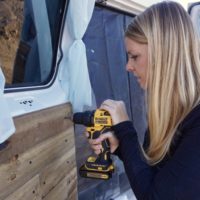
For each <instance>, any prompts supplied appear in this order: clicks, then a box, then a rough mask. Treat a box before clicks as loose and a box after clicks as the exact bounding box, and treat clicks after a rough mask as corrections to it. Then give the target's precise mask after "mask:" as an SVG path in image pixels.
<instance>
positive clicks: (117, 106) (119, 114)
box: [100, 99, 129, 125]
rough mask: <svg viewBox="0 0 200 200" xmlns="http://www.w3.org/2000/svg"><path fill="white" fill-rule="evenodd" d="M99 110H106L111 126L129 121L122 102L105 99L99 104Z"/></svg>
mask: <svg viewBox="0 0 200 200" xmlns="http://www.w3.org/2000/svg"><path fill="white" fill-rule="evenodd" d="M100 109H103V110H107V111H108V112H109V113H110V115H111V118H112V123H113V125H116V124H118V123H120V122H123V121H127V120H129V117H128V114H127V111H126V107H125V104H124V102H123V101H114V100H111V99H107V100H105V101H104V102H103V103H102V104H101V106H100Z"/></svg>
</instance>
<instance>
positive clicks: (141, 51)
mask: <svg viewBox="0 0 200 200" xmlns="http://www.w3.org/2000/svg"><path fill="white" fill-rule="evenodd" d="M125 46H126V51H127V54H128V62H127V64H126V70H127V71H128V72H132V73H133V74H134V75H135V77H136V78H137V81H138V82H139V84H140V86H141V88H143V89H146V87H147V67H148V46H147V44H140V43H138V42H135V41H134V40H132V39H130V38H128V37H126V38H125Z"/></svg>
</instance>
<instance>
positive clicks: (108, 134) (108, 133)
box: [98, 132, 112, 142]
mask: <svg viewBox="0 0 200 200" xmlns="http://www.w3.org/2000/svg"><path fill="white" fill-rule="evenodd" d="M111 137H112V132H107V133H104V134H101V135H100V136H99V138H98V141H100V142H102V141H104V140H106V139H109V138H111Z"/></svg>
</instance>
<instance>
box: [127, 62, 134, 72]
mask: <svg viewBox="0 0 200 200" xmlns="http://www.w3.org/2000/svg"><path fill="white" fill-rule="evenodd" d="M126 71H128V72H134V71H135V68H134V66H133V65H131V63H130V62H127V64H126Z"/></svg>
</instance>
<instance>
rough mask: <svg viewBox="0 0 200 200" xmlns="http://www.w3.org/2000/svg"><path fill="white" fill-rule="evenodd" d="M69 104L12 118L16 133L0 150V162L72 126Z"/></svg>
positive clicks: (13, 157)
mask: <svg viewBox="0 0 200 200" xmlns="http://www.w3.org/2000/svg"><path fill="white" fill-rule="evenodd" d="M71 112H72V111H71V104H70V103H67V104H63V105H59V106H55V107H52V108H48V109H44V110H42V111H37V112H34V113H30V114H26V115H23V116H19V117H16V118H14V123H15V127H16V133H15V134H14V135H13V136H12V137H11V138H10V139H9V140H8V146H7V147H6V148H5V149H3V150H1V151H0V164H1V163H4V162H9V161H10V160H13V159H14V160H15V159H16V157H18V154H20V153H23V152H25V151H27V150H28V149H29V148H31V147H33V146H35V145H36V144H38V143H40V142H42V141H45V140H47V139H48V138H50V137H52V136H55V135H57V134H59V133H61V132H63V131H64V130H66V129H68V127H70V126H73V123H72V121H71V119H70V116H71Z"/></svg>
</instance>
